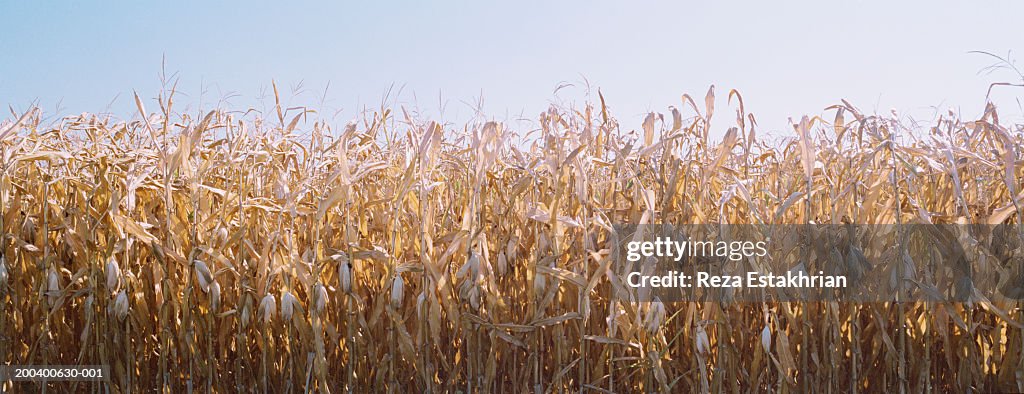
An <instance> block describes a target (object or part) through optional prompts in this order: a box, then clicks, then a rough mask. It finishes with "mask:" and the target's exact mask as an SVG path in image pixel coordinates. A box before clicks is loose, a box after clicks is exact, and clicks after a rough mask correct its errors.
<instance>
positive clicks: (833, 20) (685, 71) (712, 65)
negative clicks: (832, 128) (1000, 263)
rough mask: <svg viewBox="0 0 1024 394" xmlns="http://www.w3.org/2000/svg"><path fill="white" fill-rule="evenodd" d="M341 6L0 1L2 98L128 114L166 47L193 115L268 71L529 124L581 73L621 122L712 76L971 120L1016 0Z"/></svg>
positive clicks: (296, 80)
mask: <svg viewBox="0 0 1024 394" xmlns="http://www.w3.org/2000/svg"><path fill="white" fill-rule="evenodd" d="M340 3H341V2H331V3H327V2H324V3H307V2H288V4H285V2H275V3H261V2H227V1H224V2H209V4H207V2H199V1H182V2H164V3H159V4H157V3H152V4H150V3H149V2H113V1H111V2H102V4H93V3H92V2H74V3H71V2H66V3H58V2H30V1H4V2H0V14H2V15H3V16H2V18H0V19H2V20H3V23H0V105H10V106H11V107H13V108H15V109H16V110H23V109H26V108H27V107H28V106H29V105H30V104H31V103H33V102H38V103H39V105H40V106H41V107H42V108H43V109H44V110H45V111H46V112H48V113H51V114H52V113H54V112H55V109H56V108H57V103H58V102H59V103H60V104H61V108H62V109H63V112H61V114H77V113H81V112H102V111H105V110H106V109H107V108H108V105H109V108H110V111H111V112H113V113H114V114H115V115H118V116H119V117H131V116H133V115H135V111H134V104H133V101H132V99H131V92H132V90H133V89H134V90H136V91H138V92H139V94H140V95H141V96H142V97H143V98H145V99H150V100H151V99H152V98H154V97H155V96H156V94H157V93H158V91H159V87H160V80H159V77H158V75H159V72H160V68H161V61H162V59H164V58H166V67H167V70H168V71H169V72H172V73H176V75H177V76H178V77H179V78H180V82H179V86H178V88H179V90H180V91H181V92H182V95H181V96H178V97H177V102H178V104H179V105H181V106H185V105H187V106H189V108H190V109H192V110H194V109H197V108H198V107H199V105H200V102H202V105H203V106H204V107H207V108H208V107H210V106H211V105H213V104H214V103H216V102H217V101H218V100H220V99H221V98H222V97H225V96H227V95H228V94H234V95H235V96H233V97H232V98H230V100H229V102H230V104H231V106H232V107H233V108H239V107H249V106H252V107H253V108H256V109H263V108H268V103H270V102H271V101H269V100H268V99H267V97H268V94H269V93H268V92H269V86H270V81H271V80H272V79H274V80H276V81H277V83H278V86H279V88H281V90H282V94H283V95H284V96H285V98H286V102H287V104H289V105H311V106H314V107H319V103H320V99H321V97H324V96H325V97H326V104H325V107H326V109H325V110H324V111H323V112H324V113H330V114H337V115H336V116H337V119H338V123H343V122H344V121H346V120H348V119H350V118H352V117H354V116H355V115H356V114H357V112H358V110H359V109H361V108H364V107H370V108H375V107H377V106H379V104H380V102H381V100H382V97H383V96H384V94H385V93H386V92H387V91H388V89H389V88H390V87H393V90H392V94H391V96H390V97H391V99H392V101H391V102H392V103H395V104H399V105H406V106H410V107H412V106H415V107H417V108H418V109H419V110H420V111H421V112H422V113H423V114H424V115H425V116H438V115H440V114H441V112H442V108H443V112H444V117H445V118H446V119H451V120H455V121H462V120H465V119H468V117H469V116H471V115H472V114H473V113H474V112H473V107H474V105H476V103H478V102H479V99H480V98H481V97H482V98H483V109H484V112H485V113H486V114H488V115H489V117H490V118H494V119H498V120H506V119H515V118H518V117H520V116H522V117H525V118H529V119H535V118H536V117H537V114H538V113H539V112H541V111H542V110H544V109H545V108H546V107H547V106H548V105H549V104H550V103H552V102H561V103H567V102H580V101H581V100H585V99H587V90H586V88H585V83H586V82H589V84H590V86H591V88H592V93H593V95H592V97H594V98H596V89H597V88H601V90H602V92H603V93H604V95H605V97H606V98H607V100H608V103H609V105H610V106H611V107H612V109H613V111H614V113H615V114H616V115H617V116H618V117H619V118H620V120H622V122H623V123H624V126H626V127H629V128H634V127H638V126H639V124H640V119H642V116H643V114H644V113H646V112H647V111H665V109H666V108H667V107H668V106H670V105H674V106H676V107H681V100H680V96H681V94H683V93H689V94H691V95H694V96H696V97H703V95H704V92H705V91H706V90H707V87H708V86H709V85H710V84H712V83H713V84H715V85H716V86H717V92H718V97H719V98H720V99H721V100H720V102H719V104H718V108H719V110H718V111H719V113H725V112H721V111H723V108H725V106H726V104H725V102H724V98H725V97H726V95H727V92H728V89H730V88H736V89H739V90H740V92H741V93H743V95H744V98H745V101H746V106H747V108H748V110H750V111H752V112H754V113H755V116H757V117H758V122H759V123H760V125H761V128H762V130H765V129H767V130H768V131H771V130H784V129H786V128H787V127H788V126H787V125H788V123H787V120H786V119H787V117H793V118H798V117H799V116H800V115H803V114H819V113H821V112H822V109H823V108H824V107H826V106H828V105H831V104H834V103H837V102H838V101H839V99H841V98H846V99H849V100H850V101H851V102H853V103H854V104H856V105H858V106H859V107H861V109H863V110H866V111H873V110H876V109H877V110H878V111H879V112H884V113H888V112H889V109H890V108H897V109H899V110H900V111H901V113H906V114H911V115H913V116H915V117H918V118H921V119H929V118H930V116H931V115H932V114H933V113H934V109H935V108H939V109H940V110H941V111H942V112H945V110H946V109H947V108H950V107H955V108H958V109H960V110H961V111H962V113H963V114H964V115H965V116H976V115H977V114H978V113H979V112H980V111H981V109H982V108H983V104H984V96H985V90H986V88H987V85H988V83H990V82H994V81H998V80H1011V79H1012V78H1013V77H1014V76H1013V75H1012V74H1009V73H1006V72H999V73H996V74H992V75H984V74H982V75H979V74H978V72H979V70H981V69H982V68H983V67H984V66H986V65H989V64H991V63H992V60H991V59H989V58H986V57H983V56H980V55H976V54H969V53H968V52H969V51H972V50H982V51H991V52H995V53H998V54H1006V53H1007V52H1008V51H1012V52H1013V53H1015V54H1022V55H1024V39H1022V37H1024V34H1022V33H1021V29H1020V20H1019V19H1020V16H1021V15H1024V2H1020V1H980V2H967V1H956V2H953V1H932V2H924V1H842V2H840V1H829V0H819V1H800V2H797V1H787V2H762V1H757V2H753V1H752V2H734V1H701V2H684V1H676V2H645V1H556V2H539V1H515V2H512V1H504V2H496V1H485V2H470V1H430V2H426V1H417V2H413V1H409V2H352V3H353V4H340ZM549 3H550V4H549ZM300 82H301V86H302V87H303V89H295V88H296V87H298V86H300ZM328 83H329V84H330V88H329V89H328V90H327V92H326V95H324V90H325V88H326V87H327V86H328ZM565 84H569V86H567V87H565V88H563V89H560V90H558V92H557V94H556V92H555V91H556V88H558V87H559V86H562V85H565ZM203 87H205V92H204V88H203ZM399 92H400V94H399ZM1020 95H1021V91H1019V90H1011V89H1003V90H999V91H997V95H996V96H995V97H996V99H997V103H998V104H1000V107H1001V112H1002V115H1003V117H1004V118H1009V119H1013V118H1016V119H1020V118H1021V112H1022V111H1021V110H1020V108H1019V107H1018V106H1017V103H1016V97H1018V96H1020ZM111 103H112V104H111ZM149 104H150V105H151V107H150V108H151V109H152V108H155V106H154V104H153V101H149ZM179 108H182V107H179ZM718 118H719V119H722V120H721V121H720V122H722V123H719V124H720V127H721V128H723V129H724V128H726V127H728V126H729V125H728V124H726V123H727V121H726V120H725V119H731V115H730V116H729V117H724V116H723V117H718Z"/></svg>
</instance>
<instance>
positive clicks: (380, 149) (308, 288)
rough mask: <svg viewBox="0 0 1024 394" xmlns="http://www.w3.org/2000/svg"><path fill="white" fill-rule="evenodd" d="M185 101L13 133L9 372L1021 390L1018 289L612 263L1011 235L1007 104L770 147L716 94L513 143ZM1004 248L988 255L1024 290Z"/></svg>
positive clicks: (556, 127) (890, 121)
mask: <svg viewBox="0 0 1024 394" xmlns="http://www.w3.org/2000/svg"><path fill="white" fill-rule="evenodd" d="M172 95H173V94H171V95H163V96H162V97H164V98H163V101H161V102H160V103H159V104H160V106H159V108H160V109H161V112H160V113H157V114H151V113H148V112H146V111H145V109H144V106H143V102H142V100H137V104H138V106H139V110H140V112H141V113H143V114H144V115H145V116H143V117H139V118H138V119H137V120H133V121H129V122H115V121H112V120H110V119H108V118H106V117H102V116H97V115H89V114H84V115H81V116H74V117H69V118H65V119H63V120H61V121H60V122H58V123H55V124H53V125H43V124H42V123H41V121H40V120H41V119H42V118H43V116H42V114H41V113H40V112H39V111H30V112H29V113H27V114H25V116H22V117H20V118H19V119H15V120H8V121H6V122H4V123H2V124H0V130H2V131H0V135H2V136H3V137H0V138H2V139H0V159H2V162H0V165H2V167H0V207H2V208H3V209H2V211H0V228H2V233H3V236H2V238H0V362H2V363H4V364H14V365H18V364H27V363H35V364H42V363H45V364H75V363H82V364H107V365H111V367H112V371H113V376H112V377H111V383H110V387H111V388H112V389H113V391H114V392H149V391H156V390H158V389H163V390H166V391H169V392H181V391H184V390H186V389H187V388H189V387H201V386H199V385H208V386H207V387H209V388H210V389H211V391H216V392H237V391H241V392H250V391H266V392H282V391H285V390H287V389H292V390H296V389H297V388H301V389H303V390H306V389H308V390H318V391H323V392H327V391H328V390H332V391H334V392H345V391H348V390H352V391H356V392H361V391H385V390H397V391H434V392H454V391H456V390H462V391H472V392H530V391H534V390H540V391H544V392H547V391H552V392H555V391H579V390H591V391H595V392H596V391H608V392H640V391H673V392H678V391H689V390H691V389H692V390H702V391H715V392H719V391H737V392H738V391H744V392H746V391H785V392H792V391H815V392H829V391H833V392H860V391H888V390H895V391H898V390H903V391H910V392H923V391H929V390H935V391H954V392H966V391H972V390H981V391H1021V390H1024V380H1022V379H1021V376H1024V356H1021V354H1022V353H1024V352H1022V339H1024V329H1022V328H1021V325H1020V324H1018V321H1019V320H1020V316H1019V313H1020V312H1019V307H1018V305H1017V303H1015V302H1013V301H1011V300H1007V299H991V300H985V301H983V302H976V303H964V304H956V303H930V304H924V303H900V304H893V303H880V304H846V303H836V302H821V303H812V302H806V303H765V304H715V303H695V302H675V303H672V302H664V303H663V302H661V301H660V300H658V301H655V302H649V303H642V302H636V301H635V300H637V299H639V298H638V294H637V293H636V290H634V289H630V288H628V287H625V286H623V284H622V283H623V282H622V278H621V277H619V276H618V275H619V274H620V273H621V272H620V270H621V266H619V265H618V263H616V262H615V258H614V251H613V250H612V242H614V240H615V239H617V237H618V236H619V234H615V233H614V227H613V225H614V224H617V223H714V222H722V223H789V224H796V223H810V222H816V223H839V222H840V221H849V222H854V223H870V224H874V223H896V222H912V221H934V222H942V223H979V224H998V223H1012V224H1019V223H1020V215H1021V212H1020V204H1021V203H1022V198H1024V196H1022V195H1021V189H1022V188H1021V186H1022V185H1021V178H1022V171H1021V167H1022V166H1021V165H1020V164H1021V163H1020V161H1021V153H1020V152H1021V149H1020V146H1021V145H1022V143H1024V140H1022V131H1021V126H1019V125H1005V124H1001V123H999V120H998V117H997V116H996V114H995V108H994V107H989V108H988V110H987V111H986V112H985V113H984V114H983V115H982V116H981V117H980V118H979V119H971V120H964V119H960V118H959V117H957V116H956V115H955V114H952V113H951V114H949V115H945V116H943V117H942V118H940V119H939V120H937V121H936V122H935V124H934V125H932V126H933V127H930V128H923V129H920V130H916V131H914V132H911V131H908V130H907V129H906V126H905V125H904V123H903V122H902V121H901V119H897V118H894V117H890V116H877V115H870V114H865V113H861V112H860V111H858V110H857V108H855V107H853V106H852V105H850V104H848V103H845V102H843V103H842V104H841V105H838V106H835V107H832V108H831V109H830V110H835V111H836V112H837V114H836V117H835V121H834V122H832V123H831V124H828V123H826V122H824V121H823V120H821V119H820V118H807V117H805V118H803V119H802V120H801V121H800V122H798V123H797V124H796V125H794V127H795V134H793V136H792V137H793V138H792V139H790V140H785V141H782V142H781V143H767V142H764V141H762V140H760V139H758V138H757V133H756V132H755V125H756V124H755V123H754V121H753V120H754V118H753V116H752V115H751V114H749V113H746V112H744V111H745V109H744V108H743V106H742V105H737V104H739V103H734V102H733V101H732V100H733V99H734V98H739V94H738V93H736V92H734V91H733V92H730V94H729V99H730V105H733V106H736V112H737V116H736V120H735V122H732V121H727V120H723V119H720V118H722V117H721V116H719V117H716V118H715V121H716V122H715V123H714V124H712V123H711V117H712V114H713V113H714V108H715V106H714V105H715V95H714V90H713V89H712V90H709V92H708V93H707V95H706V98H705V105H704V108H702V109H700V110H699V111H698V110H697V106H696V105H694V100H693V99H692V98H690V97H689V96H684V105H683V107H680V108H687V109H689V108H693V109H694V110H695V111H694V112H696V113H691V114H689V115H687V114H686V113H685V112H681V111H680V110H676V109H675V108H672V109H671V119H672V121H671V122H666V121H665V120H664V118H665V117H664V116H662V115H660V114H650V115H649V116H646V117H645V120H644V121H643V123H642V124H641V125H639V126H640V127H639V128H638V129H637V130H633V131H630V130H627V129H626V128H624V127H623V126H621V125H619V124H618V122H617V121H616V120H615V118H614V117H612V116H611V115H610V114H609V112H608V111H607V108H606V107H605V105H604V97H600V99H601V100H600V104H599V105H590V104H585V105H583V106H582V107H580V108H576V109H573V110H569V109H564V108H559V107H553V108H551V109H550V110H548V111H545V112H544V113H542V114H541V115H540V117H539V119H538V122H537V123H538V129H537V130H536V131H535V132H532V133H523V132H522V131H518V134H517V131H515V130H510V129H508V128H507V127H505V126H504V125H502V124H499V123H495V122H486V123H483V124H477V123H472V124H469V125H467V126H466V127H464V128H450V127H448V126H441V124H439V123H433V122H426V121H422V120H420V119H416V118H415V116H414V115H410V114H408V113H404V111H402V112H403V113H402V115H401V116H399V115H397V114H396V113H395V112H393V111H392V110H390V109H385V110H382V111H381V112H378V113H373V114H369V115H367V116H366V118H365V119H364V120H362V121H361V122H353V123H350V124H349V125H348V126H346V127H345V128H344V130H334V129H332V128H331V126H330V125H329V123H328V122H325V121H323V120H320V119H318V118H316V116H315V114H314V113H312V112H308V111H307V112H300V113H296V112H294V109H287V110H286V109H284V108H282V107H281V106H280V105H279V104H278V105H276V106H275V107H274V111H272V112H271V116H270V117H269V118H261V117H259V116H258V114H256V113H251V112H249V113H240V112H232V111H222V110H216V111H210V112H208V113H206V114H203V115H202V116H200V117H195V116H194V115H193V114H192V113H187V114H186V113H175V112H173V111H174V108H173V102H172V100H171V99H170V98H169V97H171V96H172ZM719 105H720V106H719V112H721V110H722V109H721V108H722V107H721V103H719ZM687 116H689V117H687ZM850 117H852V119H850ZM723 131H724V132H725V133H724V136H725V138H723V139H722V140H718V139H714V138H710V137H709V135H717V134H718V133H719V132H723ZM526 134H529V135H526ZM1011 228H1013V227H1011ZM1009 234H1010V235H1011V236H1016V235H1019V233H1015V232H1010V233H1009ZM966 236H969V237H974V238H972V239H971V240H970V241H971V242H970V243H969V244H971V245H988V244H991V240H992V238H993V237H997V236H1001V235H997V234H983V233H979V234H969V235H966ZM1010 238H1012V237H1010ZM1008 239H1009V238H1008ZM1013 245H1016V246H1012V245H1011V247H1008V248H1007V249H1006V251H1005V253H1004V254H1002V255H1001V256H1005V257H1006V258H1005V261H1002V262H999V263H998V264H997V263H996V261H997V260H996V259H995V258H982V257H979V256H983V253H982V251H971V252H970V253H972V254H971V256H974V257H977V259H976V261H975V262H974V263H975V264H978V265H977V266H976V267H975V268H976V269H977V270H980V271H982V272H991V273H996V274H998V275H1003V276H1004V277H1005V278H1008V279H1005V280H1004V282H1005V285H1006V286H1007V288H1009V289H1010V290H1012V289H1013V286H1014V283H1016V282H1014V280H1016V279H1014V278H1016V277H1014V276H1012V275H1014V273H1013V272H1011V270H1010V269H1008V268H1005V267H1013V266H1014V265H1013V264H1017V266H1019V265H1020V262H1019V261H1020V259H1021V256H1022V255H1024V253H1022V252H1021V248H1020V245H1021V244H1020V243H1016V244H1013ZM979 247H980V246H979ZM979 250H980V249H979ZM985 253H987V252H985ZM867 254H869V253H865V252H864V251H861V250H859V249H857V248H851V250H850V252H849V253H848V254H847V255H846V256H843V255H841V254H835V253H833V255H832V256H831V258H832V259H833V260H835V261H847V265H848V266H850V267H853V269H855V270H860V271H865V270H867V269H870V267H871V266H872V265H878V264H882V262H879V261H873V262H872V261H869V257H866V255H867ZM324 256H329V257H324ZM872 256H874V255H872ZM892 256H895V257H894V261H895V263H894V264H903V265H904V271H911V272H912V271H914V268H915V267H918V266H921V265H924V264H927V262H925V261H915V260H914V259H912V258H910V257H909V256H907V255H902V256H901V255H900V254H893V255H892ZM872 258H873V257H872ZM986 270H987V271H986ZM897 271H898V270H895V269H894V270H893V271H892V272H893V275H896V276H894V277H893V283H891V286H893V287H898V286H899V284H900V283H904V284H907V282H908V281H906V280H905V278H906V276H903V277H901V276H899V275H897ZM1022 292H1024V291H1022ZM275 293H279V296H280V305H279V304H278V300H277V298H276V297H275ZM407 296H409V297H408V298H409V301H410V302H406V297H407ZM278 307H280V310H278ZM278 312H280V314H278ZM277 317H280V319H278V318H277ZM254 319H255V320H254ZM254 323H255V324H254ZM759 334H760V335H759ZM2 384H4V389H6V390H10V391H20V390H22V389H26V387H31V386H20V384H19V386H15V385H13V384H12V383H10V382H8V383H2ZM49 385H50V387H52V388H54V389H65V390H71V389H72V386H71V385H70V384H65V383H50V384H49ZM77 387H83V386H77ZM32 390H35V389H34V388H33V389H32Z"/></svg>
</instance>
